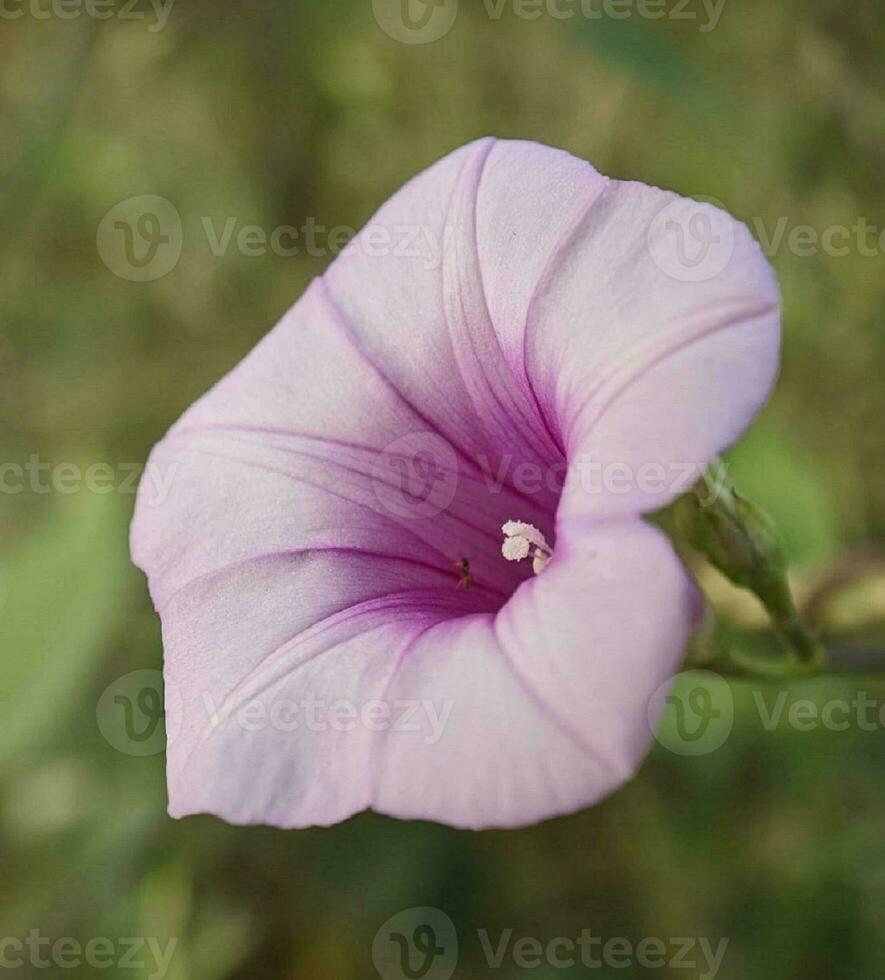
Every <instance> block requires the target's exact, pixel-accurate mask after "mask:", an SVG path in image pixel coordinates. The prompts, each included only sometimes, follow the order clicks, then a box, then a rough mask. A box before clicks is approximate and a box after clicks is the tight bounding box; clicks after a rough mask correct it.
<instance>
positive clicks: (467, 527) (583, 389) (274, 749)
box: [132, 140, 779, 826]
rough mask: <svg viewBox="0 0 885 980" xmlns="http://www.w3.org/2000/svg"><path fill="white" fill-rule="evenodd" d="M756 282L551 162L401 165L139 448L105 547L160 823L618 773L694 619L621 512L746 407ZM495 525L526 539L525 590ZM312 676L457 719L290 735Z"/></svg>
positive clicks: (686, 594)
mask: <svg viewBox="0 0 885 980" xmlns="http://www.w3.org/2000/svg"><path fill="white" fill-rule="evenodd" d="M698 214H700V219H701V220H700V223H698V222H697V221H695V219H696V218H697V216H698ZM693 222H694V224H693ZM689 232H690V233H692V234H693V235H694V237H695V239H699V238H700V239H702V241H701V244H703V245H704V248H705V249H706V251H705V255H706V254H707V253H709V254H710V255H712V257H713V258H712V260H710V261H707V260H706V259H704V257H703V256H702V257H701V262H700V265H697V264H695V260H696V259H697V257H698V254H700V253H697V254H695V253H690V254H689V253H686V254H688V260H687V261H685V262H683V261H682V259H683V258H684V254H683V253H684V248H680V247H678V245H677V240H678V239H679V234H680V233H681V234H682V237H683V239H685V240H683V241H682V242H681V244H682V246H684V245H685V244H686V241H687V239H686V235H687V234H688V233H689ZM701 233H702V234H701ZM671 239H672V241H671ZM722 242H725V243H726V244H727V245H728V246H729V254H728V256H727V261H725V262H724V263H720V262H719V259H721V257H722V254H723V253H722V251H721V249H717V248H716V247H714V246H716V245H717V243H718V244H721V243H722ZM379 243H380V244H379ZM694 244H697V241H695V243H694ZM674 256H675V258H674ZM711 263H712V264H711ZM720 265H721V268H720V267H719V266H720ZM711 270H712V271H711ZM777 303H778V298H777V289H776V286H775V284H774V281H773V278H772V276H771V273H770V270H769V269H768V266H767V264H766V263H765V261H764V259H763V258H762V256H761V253H760V252H759V250H758V248H757V247H756V246H755V244H754V243H753V242H752V240H751V239H750V237H749V235H748V233H747V232H746V230H745V229H743V228H742V226H739V225H738V224H737V223H736V222H734V221H733V220H732V219H731V218H729V217H728V216H726V215H724V214H723V213H722V212H718V211H715V210H712V209H708V208H701V209H700V211H698V206H697V205H696V204H694V203H693V202H685V201H682V200H681V199H678V198H676V197H675V196H674V195H671V194H668V193H666V192H663V191H659V190H656V189H654V188H649V187H644V186H642V185H638V184H626V183H622V182H619V181H613V180H608V179H607V178H604V177H601V176H600V175H599V174H598V173H596V171H595V170H593V168H592V167H590V166H589V165H587V164H585V163H583V162H581V161H578V160H576V159H575V158H573V157H571V156H569V155H568V154H566V153H563V152H561V151H557V150H552V149H549V148H546V147H541V146H537V145H535V144H526V143H495V142H494V141H492V140H483V141H479V142H478V143H474V144H470V145H469V146H467V147H464V148H462V149H460V150H458V151H456V152H455V153H453V154H451V155H450V156H449V157H446V158H445V159H444V160H442V161H440V162H439V163H438V164H436V165H435V166H434V167H432V168H430V170H428V171H427V172H425V173H424V174H422V175H420V176H419V177H417V178H416V179H415V180H413V181H411V182H410V183H409V184H407V185H406V187H404V188H403V189H402V190H401V191H400V192H399V193H398V194H396V195H395V196H394V197H393V198H392V199H391V200H390V201H389V202H388V203H387V204H386V205H385V206H384V207H382V209H381V210H380V211H379V212H378V214H377V215H376V216H375V218H373V219H372V221H371V222H370V224H369V226H368V227H367V228H366V229H365V230H364V231H363V232H362V233H361V234H360V235H359V236H357V239H356V240H355V242H354V243H353V245H352V247H350V248H349V249H348V250H347V254H345V255H342V256H341V257H340V258H339V259H338V260H337V261H336V262H335V263H334V264H333V265H332V267H331V268H330V269H329V270H328V272H327V273H326V275H325V276H324V277H323V278H322V279H321V280H318V281H316V282H315V283H314V284H313V285H312V286H311V287H310V288H309V289H308V291H307V292H306V294H305V295H304V296H303V297H302V298H301V300H300V301H299V302H298V303H297V304H296V305H295V306H294V307H293V309H292V310H290V311H289V313H287V314H286V316H285V317H284V318H283V320H282V321H281V322H280V324H278V326H277V327H276V328H275V329H274V330H273V331H271V333H270V334H269V335H268V336H267V337H265V338H264V340H263V341H262V342H261V343H260V344H259V345H258V346H257V347H256V348H255V349H254V350H253V351H252V353H251V354H250V355H249V356H248V357H247V358H246V359H245V360H244V361H243V362H242V363H241V364H240V365H239V366H238V367H237V368H235V369H234V371H232V372H231V374H229V375H228V376H227V377H226V378H225V379H223V380H222V381H221V382H220V383H219V384H218V385H217V386H216V387H215V388H214V389H213V390H212V391H211V392H209V393H208V394H207V395H206V396H205V397H204V398H202V399H201V400H200V401H199V402H198V403H197V404H196V405H194V406H193V407H192V408H191V409H190V410H189V411H188V412H187V413H186V414H185V415H184V417H183V418H182V419H181V420H180V421H179V422H178V423H177V424H176V426H174V427H173V429H172V430H171V431H170V433H169V434H168V436H167V437H166V439H164V441H163V442H162V443H161V444H160V445H159V446H158V447H157V448H156V449H155V451H154V453H153V454H152V457H151V461H150V463H149V468H148V473H147V476H146V479H145V480H144V481H143V483H142V486H141V489H140V492H139V498H138V503H137V508H136V514H135V518H134V521H133V530H132V549H133V557H134V559H135V561H136V562H137V563H138V564H139V565H140V566H141V567H142V568H144V569H145V570H146V572H147V573H148V576H149V581H150V587H151V594H152V596H153V598H154V602H155V604H156V605H157V607H158V609H159V610H160V613H161V617H162V620H163V632H164V646H165V656H166V671H167V678H168V681H169V685H170V690H173V691H174V700H175V702H176V703H178V701H179V700H180V703H181V705H182V710H183V724H182V728H181V732H180V734H179V735H178V736H177V737H176V738H175V739H173V740H172V742H171V743H170V748H169V787H170V808H171V812H173V813H174V814H176V815H181V814H184V813H191V812H197V811H202V810H208V811H210V812H214V813H218V814H220V815H223V816H225V817H226V818H227V819H230V820H235V821H242V822H270V823H275V824H279V825H281V826H301V825H305V824H309V823H329V822H333V821H335V820H340V819H343V818H344V817H346V816H347V815H349V814H350V813H353V812H355V811H356V810H359V809H362V808H365V807H367V806H374V807H375V808H377V809H380V810H382V811H384V812H387V813H392V814H395V815H398V816H424V817H428V818H433V819H438V820H444V821H446V822H450V823H453V824H457V825H460V826H490V825H495V826H510V825H514V824H519V823H525V822H529V821H531V820H535V819H540V818H542V817H545V816H549V815H551V814H554V813H559V812H565V811H566V810H570V809H574V808H576V807H579V806H582V805H585V804H587V803H590V802H592V801H594V800H596V799H599V798H600V797H601V796H602V795H604V794H605V793H607V792H609V791H610V790H611V789H613V788H614V787H615V786H616V785H617V784H618V783H619V782H621V781H623V779H625V778H626V777H627V775H628V774H629V773H630V772H632V771H633V769H634V768H635V766H636V765H637V763H638V761H639V759H640V758H641V756H642V753H643V752H644V751H645V750H646V748H647V745H648V743H649V739H650V733H649V731H648V726H647V723H646V701H647V698H648V696H649V695H650V693H651V692H652V691H653V690H655V688H656V687H657V686H659V685H660V683H662V681H663V680H665V679H666V677H667V676H669V674H670V673H671V672H672V671H673V670H674V669H675V667H676V665H677V663H678V660H679V656H680V654H681V651H682V648H683V644H684V641H685V639H686V636H687V633H688V630H689V628H690V625H691V622H692V618H693V615H694V605H693V599H692V589H691V586H690V584H689V582H688V579H687V577H686V575H685V573H684V571H683V570H682V568H681V566H680V565H679V563H678V562H677V561H676V559H675V557H674V556H673V554H672V551H671V550H670V549H669V546H667V545H666V543H665V542H663V541H662V539H661V537H660V535H658V533H657V532H655V531H653V530H651V529H649V528H647V527H645V526H644V525H642V524H641V523H639V522H638V521H636V520H635V519H634V518H635V515H637V514H639V513H641V512H643V511H646V510H650V509H652V508H654V507H658V506H661V505H662V504H663V503H666V502H667V501H668V500H669V499H672V497H673V496H674V495H675V494H676V493H678V492H679V490H680V489H682V486H683V485H684V484H685V483H686V482H690V480H691V479H692V478H693V476H694V475H695V473H696V471H697V468H698V467H700V466H701V465H703V464H704V463H705V462H706V461H707V460H708V459H709V457H710V456H711V455H713V454H715V453H716V452H718V451H720V450H721V449H723V448H724V447H725V446H727V445H728V444H729V443H730V442H731V441H733V440H734V439H735V438H736V437H737V436H738V435H739V434H740V432H741V431H742V429H743V428H744V427H745V426H746V424H747V423H748V422H749V420H750V419H751V417H752V415H753V414H754V413H755V412H756V411H757V410H758V409H759V407H760V406H761V404H762V403H763V401H764V399H765V397H766V396H767V393H768V391H769V389H770V386H771V384H772V381H773V378H774V374H775V371H776V366H777V352H778V341H779V328H778V316H777ZM566 457H567V458H568V463H569V468H568V475H567V479H566V484H565V490H564V491H563V494H562V498H561V499H560V495H559V490H560V488H559V487H558V486H556V485H555V481H554V483H553V484H551V482H550V480H549V477H550V475H551V473H553V471H554V470H556V469H557V467H560V466H562V467H564V463H565V461H566ZM585 461H589V462H591V463H593V464H594V465H595V466H596V467H600V468H601V470H602V483H601V486H600V487H598V488H597V486H596V484H595V483H594V482H593V479H594V475H593V474H591V482H590V484H589V485H588V483H587V480H586V479H585V473H584V472H583V470H582V469H581V467H580V465H578V464H582V463H584V462H585ZM523 464H528V465H529V466H530V467H533V468H534V470H533V473H534V476H535V477H537V476H538V473H539V472H540V476H541V479H540V482H538V481H537V480H536V479H534V478H533V480H532V486H531V487H529V486H527V485H526V481H525V479H524V476H525V472H526V471H525V470H524V469H523V470H522V471H520V466H521V465H523ZM649 464H656V465H658V466H662V467H664V471H665V472H664V486H663V488H661V487H660V486H657V489H649V486H648V483H647V481H646V482H645V483H643V482H642V479H641V473H640V470H641V468H642V467H644V466H648V465H649ZM613 467H619V468H620V469H619V472H620V473H623V471H624V469H626V471H627V478H626V484H627V485H626V489H623V487H622V486H618V487H614V486H612V485H610V481H608V482H607V480H606V477H607V476H610V475H611V474H610V472H609V471H610V470H611V468H613ZM558 472H559V471H558V470H557V474H558ZM521 474H522V475H521ZM646 475H648V474H646ZM677 477H678V478H680V479H681V480H682V484H679V485H677ZM557 479H558V475H557ZM416 481H417V482H416ZM622 482H623V481H622ZM509 520H519V521H522V522H525V523H528V524H532V525H534V526H535V527H536V528H537V529H538V531H539V532H540V533H541V534H544V535H545V536H546V538H547V540H549V541H550V542H551V544H552V547H553V550H554V556H553V559H552V561H551V562H550V563H549V564H548V565H547V567H545V568H544V569H543V570H542V571H541V574H539V575H538V576H537V577H535V578H533V577H532V569H531V568H530V567H528V566H529V563H528V562H508V561H506V560H504V558H503V557H502V555H501V544H502V539H501V530H500V529H501V526H502V524H503V523H504V522H505V521H509ZM554 530H555V541H554ZM465 560H466V561H468V563H469V579H470V580H472V582H473V584H472V585H471V586H470V587H469V588H459V584H462V583H463V578H464V574H463V571H462V570H461V569H462V566H463V562H464V561H465ZM310 697H313V698H314V699H315V700H319V701H321V702H323V703H324V704H326V705H327V710H331V709H330V708H329V707H328V706H329V705H331V704H332V703H333V702H338V701H342V700H344V701H346V702H347V704H348V705H350V706H351V709H353V710H357V711H362V709H363V707H364V706H365V705H367V704H372V703H378V702H380V703H382V704H386V705H388V710H389V711H392V710H393V709H395V707H396V702H397V701H406V702H410V703H413V704H417V705H418V706H419V708H420V707H421V706H422V705H426V704H430V705H432V706H435V710H437V711H440V712H442V711H444V710H445V704H446V703H448V702H451V704H452V715H451V718H450V719H449V720H448V722H447V723H446V725H445V726H444V730H443V731H442V732H438V731H437V730H436V728H435V727H434V725H433V723H432V718H430V717H429V716H428V717H425V718H424V722H425V723H424V725H423V727H421V726H419V728H418V730H416V731H408V730H406V731H397V730H393V729H391V728H388V729H384V730H379V729H377V727H372V726H371V725H369V724H368V723H366V724H363V723H362V722H361V723H360V724H358V725H357V726H355V727H354V728H351V729H348V730H342V729H340V726H339V727H336V726H334V725H332V726H331V727H329V725H328V724H327V727H326V728H325V729H324V730H322V731H314V730H313V729H312V728H311V727H309V726H305V725H304V719H303V718H302V724H301V726H300V727H298V726H296V727H294V728H293V727H292V726H291V724H290V722H291V721H292V720H293V715H292V705H295V706H296V707H297V706H299V705H303V702H304V701H305V699H307V698H310ZM280 705H282V706H283V708H284V709H285V710H284V711H283V714H284V715H285V718H283V719H282V723H279V719H278V722H274V721H273V720H272V718H271V714H272V712H273V711H274V710H275V709H279V706H280ZM255 706H257V707H255ZM262 706H263V707H262ZM299 710H303V709H299ZM422 710H423V709H422ZM241 711H242V712H243V716H242V717H239V716H238V713H239V712H241ZM250 711H255V712H256V713H261V712H263V713H264V718H265V721H264V722H263V723H261V724H257V726H256V725H253V722H252V721H250V717H249V712H250ZM219 712H220V714H219ZM231 714H233V716H234V717H235V719H236V721H235V722H234V721H230V720H229V721H228V722H227V723H223V722H224V719H230V717H231ZM218 717H220V718H221V720H222V723H219V721H218ZM419 717H420V711H419ZM440 717H441V716H440ZM213 718H214V719H215V720H214V722H213ZM255 720H257V719H255ZM327 721H328V719H327ZM250 726H251V727H250ZM428 736H430V740H428ZM437 736H439V737H437Z"/></svg>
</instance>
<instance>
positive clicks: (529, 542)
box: [501, 521, 553, 575]
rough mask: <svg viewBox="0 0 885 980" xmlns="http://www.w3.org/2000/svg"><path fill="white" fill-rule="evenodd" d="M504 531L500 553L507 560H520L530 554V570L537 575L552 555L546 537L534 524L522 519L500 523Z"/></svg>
mask: <svg viewBox="0 0 885 980" xmlns="http://www.w3.org/2000/svg"><path fill="white" fill-rule="evenodd" d="M501 530H502V531H503V532H504V543H503V544H502V545H501V554H502V555H503V556H504V557H505V558H506V559H507V561H522V559H523V558H528V557H529V554H531V556H532V570H533V571H534V573H535V575H539V574H540V573H541V572H543V571H544V569H545V568H546V567H547V562H549V561H550V559H551V558H552V557H553V549H552V548H551V547H550V545H549V544H547V539H546V538H545V537H544V535H543V534H542V533H541V532H540V531H539V530H538V529H537V528H536V527H535V526H534V524H526V523H525V522H524V521H507V522H506V523H505V524H502V525H501Z"/></svg>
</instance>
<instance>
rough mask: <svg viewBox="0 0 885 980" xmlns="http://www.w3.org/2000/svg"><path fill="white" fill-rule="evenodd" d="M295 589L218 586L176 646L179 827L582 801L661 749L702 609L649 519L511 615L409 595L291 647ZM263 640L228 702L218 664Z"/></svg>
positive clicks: (514, 820)
mask: <svg viewBox="0 0 885 980" xmlns="http://www.w3.org/2000/svg"><path fill="white" fill-rule="evenodd" d="M281 577H282V579H283V580H284V579H285V576H281V569H280V568H271V567H268V568H267V569H265V570H264V572H263V573H262V574H260V575H257V576H256V574H255V573H254V571H253V572H251V573H250V576H249V578H241V579H240V580H239V581H237V582H230V583H228V584H227V585H226V586H225V590H224V593H225V594H220V595H219V594H210V592H209V591H208V590H207V594H206V595H203V596H199V597H197V598H195V599H194V600H193V601H189V602H188V604H187V606H186V607H183V608H181V609H179V610H177V613H178V616H180V617H181V618H179V619H177V620H176V622H177V624H178V625H177V626H176V627H175V628H173V629H172V630H169V631H167V633H166V635H165V641H166V643H167V649H171V650H172V651H173V652H174V653H176V654H177V655H178V656H177V657H176V659H175V660H173V663H179V664H181V663H187V664H189V665H190V669H189V670H188V671H187V672H181V671H180V670H178V669H172V668H170V671H169V679H170V683H172V684H174V685H175V687H176V692H175V693H176V699H178V698H180V699H181V701H182V702H183V704H184V705H185V708H184V716H185V723H184V726H183V731H182V734H181V736H180V737H179V738H178V739H176V740H175V741H174V742H173V743H172V745H171V746H170V810H171V812H172V813H173V814H174V815H176V816H182V815H184V814H188V813H198V812H212V813H217V814H220V815H222V816H224V817H225V818H226V819H228V820H231V821H234V822H237V823H252V822H262V823H273V824H276V825H278V826H284V827H292V826H306V825H310V824H328V823H332V822H335V821H337V820H341V819H344V818H345V817H347V816H349V815H350V814H352V813H354V812H356V811H358V810H361V809H364V808H366V807H369V806H371V807H373V808H374V809H376V810H379V811H380V812H383V813H389V814H392V815H394V816H398V817H409V818H427V819H434V820H442V821H444V822H446V823H449V824H452V825H455V826H462V827H473V828H479V827H488V826H518V825H522V824H527V823H531V822H533V821H535V820H538V819H541V818H543V817H546V816H550V815H551V814H553V813H565V812H570V811H572V810H575V809H578V808H580V807H582V806H586V805H588V804H590V803H593V802H595V801H596V800H598V799H600V798H601V797H603V796H605V795H607V794H608V793H609V792H611V791H612V790H613V789H615V788H616V787H617V786H618V785H620V784H621V783H623V782H624V781H625V780H626V779H627V778H629V776H630V775H631V774H632V773H633V771H634V770H635V768H636V766H637V765H638V763H639V762H640V760H641V759H642V757H643V756H644V754H645V752H646V751H647V748H648V745H649V742H650V741H651V737H652V736H651V730H650V728H649V726H648V721H647V704H648V700H649V698H650V696H651V694H652V693H653V692H654V691H655V689H656V688H657V687H658V686H659V685H660V684H661V683H663V682H665V681H666V679H667V678H668V677H669V676H671V675H672V674H673V673H674V672H675V671H676V670H677V669H678V664H679V659H680V656H681V652H682V647H683V644H684V642H685V639H686V635H687V629H688V627H689V624H690V623H691V621H692V616H693V610H694V601H695V595H694V591H693V588H692V586H691V584H690V583H689V581H688V578H687V576H686V575H685V572H684V571H683V569H682V567H681V565H680V564H679V562H678V560H677V559H676V557H675V555H674V554H673V552H672V549H671V548H670V546H669V544H668V543H667V541H666V540H665V539H664V538H663V536H662V535H661V534H660V533H659V532H658V531H656V530H655V529H653V528H651V527H648V526H646V525H644V524H641V523H639V522H637V521H618V522H613V523H610V524H606V525H601V526H600V528H599V529H598V530H597V531H596V532H595V533H594V534H592V535H590V536H581V538H580V540H578V541H577V542H576V543H575V545H574V546H573V547H572V546H568V547H565V546H563V547H562V548H561V549H560V551H559V552H558V553H557V555H556V556H555V558H554V560H553V561H552V562H551V563H550V565H549V566H548V568H547V569H546V570H545V572H544V574H543V575H541V576H539V577H538V578H536V579H533V580H531V581H529V582H526V583H525V584H524V585H523V586H522V587H521V588H520V590H519V591H518V593H517V594H516V595H515V596H514V597H513V599H512V600H511V601H510V603H508V605H507V606H506V607H505V609H504V610H502V611H501V612H500V613H499V614H498V615H497V617H495V616H492V615H490V614H487V613H476V614H466V615H461V616H458V617H456V618H453V617H452V615H451V613H452V611H453V609H452V608H451V607H450V606H448V605H447V604H448V603H450V602H453V601H454V599H455V596H454V594H453V593H451V592H449V593H443V592H440V595H439V597H438V601H437V602H436V603H435V604H434V603H430V604H428V602H427V599H426V597H421V598H420V599H416V597H415V596H414V595H410V594H408V593H400V594H398V595H396V596H391V597H390V598H389V599H388V600H387V601H386V602H383V603H363V604H361V605H358V606H355V607H354V608H352V609H351V611H350V612H348V613H347V614H346V615H337V616H332V617H330V618H329V619H327V620H326V621H324V622H323V623H322V624H321V625H319V626H317V627H313V628H307V629H304V628H301V629H298V628H297V627H296V637H295V638H294V639H291V640H288V639H287V637H286V636H285V633H286V631H285V630H284V629H283V628H282V626H281V625H280V624H281V623H282V622H283V621H285V620H286V618H287V613H286V601H285V590H284V589H281V588H280V582H281ZM228 591H229V592H230V594H227V592H228ZM256 607H259V608H261V610H262V612H263V613H266V614H267V615H262V616H260V617H257V618H256V617H255V616H254V612H253V613H252V614H250V610H254V609H255V608H256ZM458 611H461V612H463V609H460V610H458ZM242 614H245V615H242ZM294 616H295V607H292V608H290V609H289V611H288V617H289V619H290V621H292V618H293V617H294ZM261 645H264V646H267V647H273V649H272V650H271V652H270V653H269V654H268V655H267V656H266V657H265V658H264V659H263V660H262V662H261V663H260V664H259V665H258V666H257V668H255V669H254V670H252V671H251V672H250V673H249V674H248V676H247V678H246V680H245V681H242V682H240V683H239V684H238V685H237V686H236V688H235V689H234V690H233V691H225V690H224V687H225V685H226V684H227V682H228V672H227V670H226V668H225V665H224V664H222V663H219V662H218V660H217V658H215V659H214V662H213V657H212V655H211V653H210V651H214V650H217V649H224V651H225V655H226V660H227V661H228V662H229V661H230V659H231V658H234V659H239V658H240V656H241V655H243V654H246V655H247V656H249V657H251V656H252V651H254V649H255V647H256V646H261ZM242 668H243V663H242V662H241V670H242ZM310 705H313V708H311V707H310ZM379 705H383V706H385V707H384V709H383V710H382V709H381V708H379ZM311 711H312V712H313V715H312V720H311V714H310V713H311ZM213 715H214V716H216V718H217V719H220V721H217V722H216V724H215V726H214V727H213V726H212V725H211V724H210V720H211V717H212V716H213Z"/></svg>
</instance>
